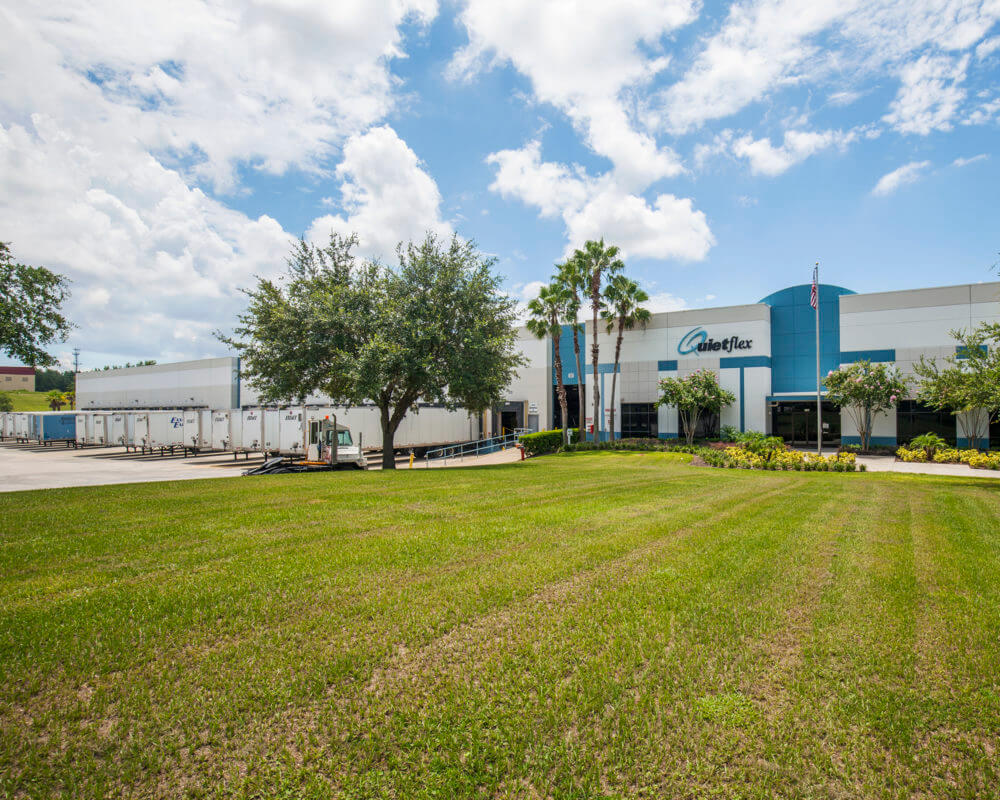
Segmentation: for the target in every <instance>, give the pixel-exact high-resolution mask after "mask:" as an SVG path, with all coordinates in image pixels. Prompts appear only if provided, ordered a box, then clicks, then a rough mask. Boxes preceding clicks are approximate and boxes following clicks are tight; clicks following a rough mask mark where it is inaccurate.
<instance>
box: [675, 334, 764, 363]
mask: <svg viewBox="0 0 1000 800" xmlns="http://www.w3.org/2000/svg"><path fill="white" fill-rule="evenodd" d="M752 345H753V339H741V338H740V337H739V336H727V337H726V338H725V339H722V340H720V341H716V340H715V339H711V338H709V336H708V332H707V331H706V330H705V329H704V328H693V329H692V330H689V331H688V332H687V333H685V334H684V336H683V337H682V338H681V340H680V342H678V343H677V352H678V353H679V354H680V355H682V356H686V355H689V354H691V353H712V352H723V353H735V352H736V351H737V350H749V349H750V347H751V346H752Z"/></svg>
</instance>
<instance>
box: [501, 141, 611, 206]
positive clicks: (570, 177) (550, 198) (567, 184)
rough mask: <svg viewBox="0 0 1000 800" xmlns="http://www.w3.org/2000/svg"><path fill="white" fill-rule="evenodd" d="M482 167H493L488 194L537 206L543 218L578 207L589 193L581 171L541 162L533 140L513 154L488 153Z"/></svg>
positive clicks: (538, 144)
mask: <svg viewBox="0 0 1000 800" xmlns="http://www.w3.org/2000/svg"><path fill="white" fill-rule="evenodd" d="M486 163H488V164H492V165H495V166H496V167H497V171H496V177H495V179H494V181H493V183H492V184H491V185H490V189H491V190H493V191H495V192H497V193H499V194H500V195H501V196H502V197H505V198H511V197H514V198H517V199H519V200H521V201H522V202H524V203H526V204H527V205H530V206H537V207H538V210H539V213H540V214H541V216H543V217H556V216H559V215H560V214H561V213H562V211H563V210H564V209H566V208H577V207H579V206H582V205H583V204H584V203H585V202H586V201H587V197H588V196H589V194H590V193H591V191H592V185H593V181H592V180H591V179H590V178H588V177H587V175H586V173H585V172H584V170H583V169H582V168H581V167H577V166H574V167H568V166H566V165H565V164H556V163H553V162H551V161H547V162H542V145H541V142H539V141H537V140H535V141H532V142H528V143H527V144H526V145H525V146H524V147H521V148H519V149H517V150H501V151H499V152H497V153H491V154H490V155H489V156H487V158H486Z"/></svg>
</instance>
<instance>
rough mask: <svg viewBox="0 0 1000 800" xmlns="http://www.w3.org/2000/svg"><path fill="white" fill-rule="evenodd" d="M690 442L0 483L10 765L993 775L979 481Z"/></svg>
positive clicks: (113, 788) (802, 790) (272, 772)
mask: <svg viewBox="0 0 1000 800" xmlns="http://www.w3.org/2000/svg"><path fill="white" fill-rule="evenodd" d="M684 458H686V457H685V456H680V455H673V454H660V453H651V454H624V453H604V452H595V453H578V454H577V453H574V454H564V455H558V456H554V457H551V458H546V459H532V460H529V461H528V462H525V463H524V464H517V465H511V466H505V467H492V468H485V469H470V470H462V471H460V472H459V473H453V474H450V475H442V474H441V473H438V472H436V471H420V472H419V474H417V471H413V472H410V471H406V472H404V473H401V474H399V475H386V476H384V477H383V476H381V475H376V474H374V473H373V474H370V475H352V474H350V473H345V474H343V475H337V476H336V477H335V478H334V479H333V480H331V479H330V476H319V477H317V476H302V477H299V476H282V477H281V478H262V479H260V480H259V481H255V482H254V483H253V484H249V483H247V482H246V481H241V480H240V479H233V480H231V481H230V480H228V479H221V480H213V481H204V482H202V481H198V482H184V483H183V484H177V483H174V484H152V485H144V486H142V487H139V490H138V492H137V491H135V489H136V487H120V486H119V487H101V488H97V489H72V490H57V491H47V492H32V493H24V494H21V495H20V496H19V497H18V498H17V500H18V502H16V503H15V502H12V501H11V500H10V499H9V498H8V499H6V500H3V499H0V513H2V516H0V518H2V519H4V520H5V524H4V526H3V529H2V534H0V546H2V547H3V551H4V564H5V570H4V574H3V576H2V577H0V586H3V590H2V593H0V599H2V602H0V671H2V676H3V679H4V680H3V684H2V686H3V688H2V689H0V691H2V692H3V702H2V703H0V755H2V758H0V762H2V763H3V764H4V765H6V766H4V767H2V768H0V790H2V791H5V792H8V793H16V792H17V791H19V790H23V791H24V792H25V793H26V794H27V795H28V796H31V795H35V796H67V797H69V796H73V797H96V796H103V795H105V794H121V793H123V792H124V793H131V794H133V795H134V796H156V795H184V794H186V793H191V794H195V795H196V794H199V793H201V792H202V791H206V792H208V793H209V794H213V793H214V794H218V795H220V796H247V797H249V796H274V795H279V794H280V793H281V792H282V791H284V792H286V793H287V795H288V796H307V797H308V796H316V797H325V796H330V795H331V794H332V795H334V796H344V797H350V796H407V797H409V796H413V797H422V796H427V797H429V796H445V795H449V796H460V797H461V796H478V794H479V791H480V789H483V790H487V789H488V790H489V791H490V792H491V793H492V794H493V796H500V797H504V796H509V797H514V796H519V797H522V796H533V794H537V795H540V796H546V795H549V796H552V797H577V796H579V797H582V796H595V795H602V794H603V795H604V796H649V797H654V796H677V795H680V796H689V795H699V796H704V795H711V794H712V793H716V794H718V795H719V796H746V797H763V796H771V795H785V796H788V795H794V794H810V793H811V794H819V793H822V794H824V795H826V794H830V793H833V794H838V793H839V794H842V795H850V796H858V797H892V796H900V795H903V796H906V795H908V794H910V793H912V792H915V791H920V787H922V786H932V787H936V791H935V792H934V794H933V796H941V797H963V796H977V795H978V796H986V795H985V794H984V789H983V787H987V788H986V790H985V791H986V792H988V787H989V786H991V785H995V781H996V779H997V778H998V777H1000V776H998V775H997V773H996V767H995V764H994V763H993V761H991V760H990V758H989V757H988V752H987V748H988V747H989V746H990V742H992V741H996V739H997V736H998V733H1000V732H998V731H997V729H996V725H997V722H996V720H997V719H1000V713H998V712H1000V706H998V703H997V700H996V698H997V697H1000V694H998V689H997V684H996V670H995V665H996V664H997V661H998V659H997V640H998V638H1000V637H998V636H997V632H998V630H1000V624H998V612H997V608H998V607H1000V602H998V600H1000V597H998V596H997V595H998V587H1000V574H998V571H1000V570H998V560H1000V557H998V551H997V546H996V543H997V538H996V533H995V531H996V528H997V527H998V526H997V516H998V513H1000V501H998V499H997V496H996V493H995V492H992V491H990V490H989V489H988V488H986V487H985V486H984V484H985V483H986V481H985V480H976V479H974V478H969V479H928V478H920V477H914V476H902V475H892V476H888V475H877V476H873V475H865V476H862V475H841V474H790V473H787V472H782V473H770V472H760V471H740V470H726V471H721V470H704V469H702V470H696V469H691V468H690V467H688V466H686V465H684V464H683V463H680V462H681V460H682V459H684ZM373 479H374V480H373ZM498 486H503V487H505V489H506V491H504V492H500V491H497V487H498ZM373 487H374V490H373ZM456 498H457V499H458V500H457V501H456ZM511 498H514V502H512V501H511ZM953 519H954V520H957V521H952V520H953ZM942 543H944V544H942ZM944 545H947V546H944ZM918 554H919V556H918ZM939 554H940V555H939ZM963 556H964V557H963ZM932 579H933V580H932ZM859 676H860V679H861V680H863V681H864V683H863V684H859ZM927 748H930V750H929V751H928V750H927ZM929 753H933V756H934V757H933V758H931V757H930V756H929Z"/></svg>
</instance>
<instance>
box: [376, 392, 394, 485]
mask: <svg viewBox="0 0 1000 800" xmlns="http://www.w3.org/2000/svg"><path fill="white" fill-rule="evenodd" d="M379 410H380V411H381V412H382V469H396V453H395V448H394V447H393V441H394V440H395V438H396V429H395V428H394V427H393V426H392V420H391V419H390V418H389V406H388V404H386V405H383V406H381V407H380V409H379Z"/></svg>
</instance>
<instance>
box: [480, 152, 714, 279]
mask: <svg viewBox="0 0 1000 800" xmlns="http://www.w3.org/2000/svg"><path fill="white" fill-rule="evenodd" d="M487 161H488V162H489V163H490V164H494V165H496V166H497V172H496V179H495V180H494V182H493V183H492V185H491V186H490V189H491V190H493V191H495V192H498V193H499V194H500V195H502V196H503V197H506V198H514V199H518V200H521V201H522V202H524V203H526V204H528V205H532V206H535V207H537V208H538V209H539V211H540V213H541V214H542V216H548V217H555V216H559V217H561V218H562V220H563V222H564V223H565V225H566V237H567V243H566V251H567V252H571V251H572V250H573V249H574V248H575V247H579V246H580V245H582V243H583V242H584V241H586V240H587V239H599V238H601V237H602V236H603V237H604V238H605V239H606V240H607V241H609V242H614V243H615V244H616V245H618V246H619V247H621V248H622V250H623V252H624V253H626V254H627V255H631V256H636V257H649V258H677V259H682V260H701V259H703V258H704V257H705V256H706V255H707V253H708V250H709V249H710V248H711V246H712V245H713V244H714V242H715V239H714V237H713V236H712V233H711V230H710V229H709V226H708V221H707V219H706V218H705V214H704V213H703V212H701V211H696V210H695V209H694V208H693V205H692V202H691V200H689V199H681V198H678V197H675V196H674V195H672V194H660V195H658V196H657V197H656V198H655V200H654V201H653V203H652V205H651V204H650V203H648V202H647V201H646V200H645V199H644V198H642V197H640V196H639V195H636V194H632V193H629V192H627V191H625V190H623V189H622V188H621V187H619V186H618V185H617V184H616V183H615V181H614V179H613V175H605V176H602V177H600V178H593V177H591V176H589V175H587V174H586V172H585V171H584V170H583V169H581V168H579V167H568V166H566V165H564V164H556V163H552V162H543V161H542V160H541V148H540V145H539V143H538V142H529V143H528V144H527V145H525V147H523V148H521V149H518V150H502V151H500V152H497V153H493V154H491V155H490V156H489V157H488V159H487Z"/></svg>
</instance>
